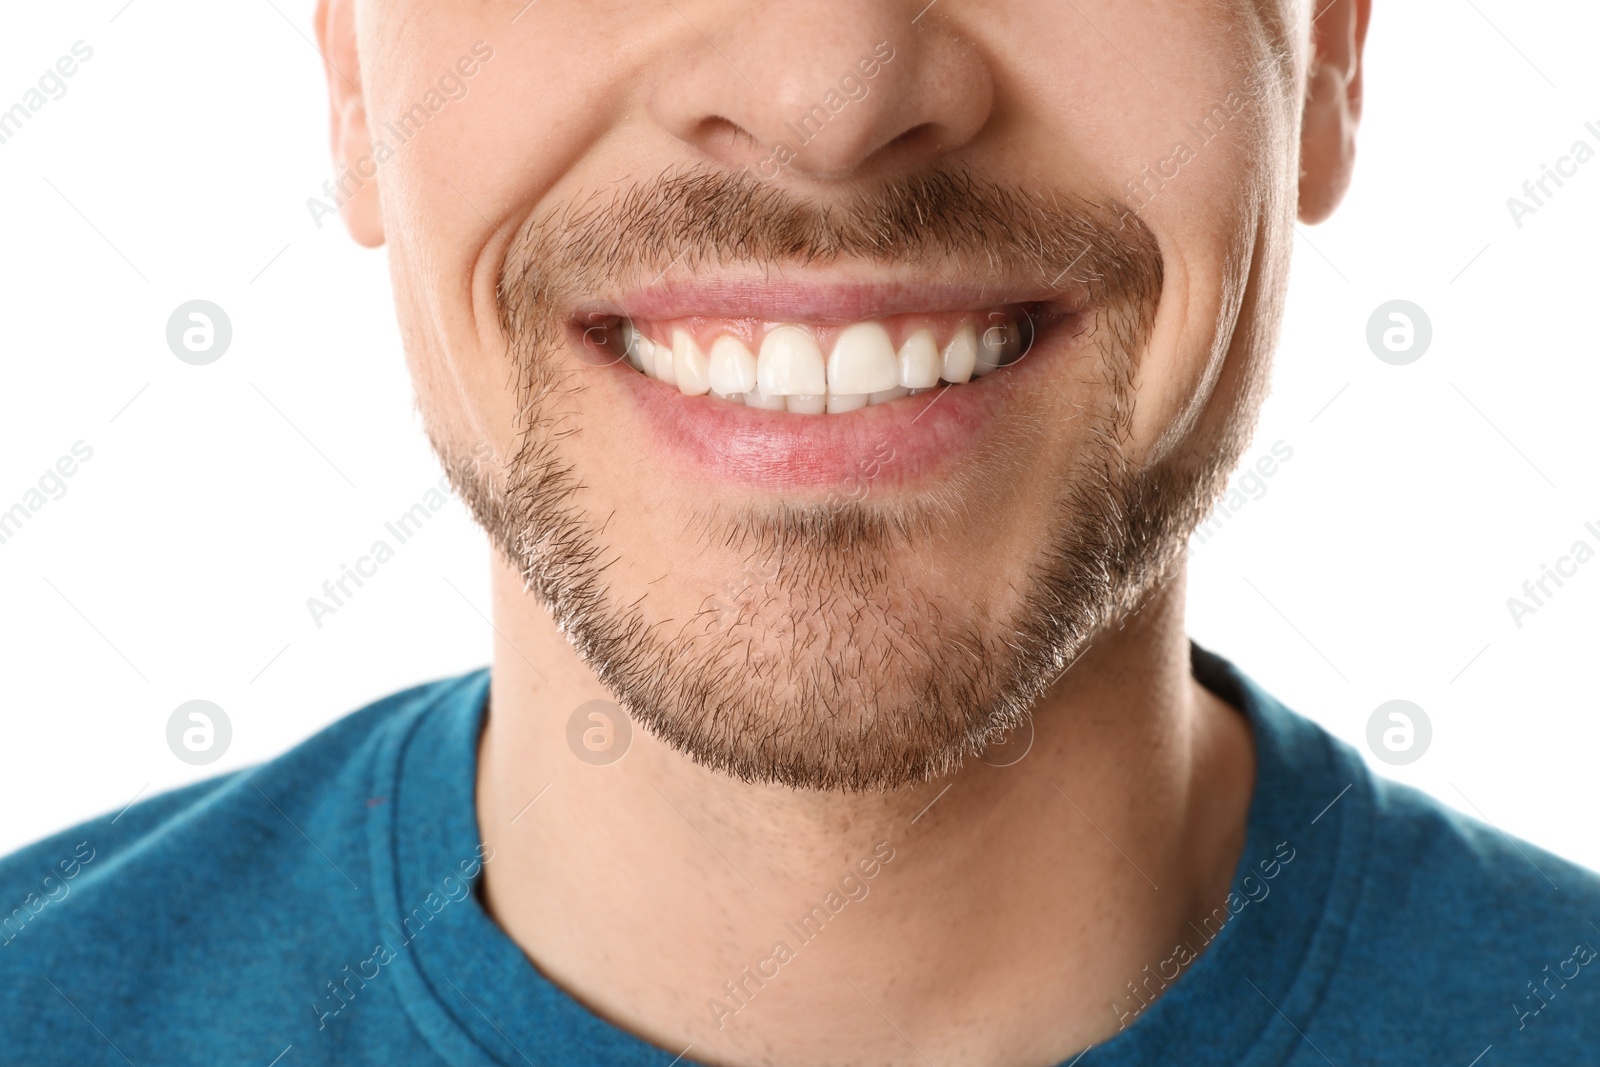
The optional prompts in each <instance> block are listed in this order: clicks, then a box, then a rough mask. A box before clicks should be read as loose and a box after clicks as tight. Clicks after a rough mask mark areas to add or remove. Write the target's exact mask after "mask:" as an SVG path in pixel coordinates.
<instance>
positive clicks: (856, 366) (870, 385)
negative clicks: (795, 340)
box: [828, 322, 900, 394]
mask: <svg viewBox="0 0 1600 1067" xmlns="http://www.w3.org/2000/svg"><path fill="white" fill-rule="evenodd" d="M899 384H900V369H899V367H898V366H897V365H896V362H895V353H894V342H893V341H891V340H889V331H888V330H886V329H884V328H883V324H882V323H877V322H858V323H856V324H854V325H853V326H846V327H845V328H844V329H843V330H841V331H840V332H839V339H838V340H837V341H835V342H834V345H833V354H832V355H830V356H829V357H828V389H829V391H830V392H835V393H844V394H851V393H863V394H864V393H876V392H878V391H879V390H880V389H893V388H894V387H895V386H896V385H899Z"/></svg>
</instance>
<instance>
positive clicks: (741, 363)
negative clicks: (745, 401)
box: [711, 334, 756, 394]
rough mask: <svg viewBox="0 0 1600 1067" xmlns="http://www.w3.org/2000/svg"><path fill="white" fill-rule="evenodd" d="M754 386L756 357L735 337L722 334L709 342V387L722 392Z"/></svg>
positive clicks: (746, 391) (740, 390)
mask: <svg viewBox="0 0 1600 1067" xmlns="http://www.w3.org/2000/svg"><path fill="white" fill-rule="evenodd" d="M755 387H756V357H755V356H754V355H752V354H751V352H750V350H749V349H748V348H746V347H745V346H744V342H742V341H740V340H739V339H738V338H737V337H732V336H729V335H728V334H723V335H722V336H721V337H719V338H717V339H716V340H715V341H713V342H712V343H711V388H712V390H713V391H715V392H718V393H723V394H731V393H748V392H749V391H750V390H752V389H754V388H755Z"/></svg>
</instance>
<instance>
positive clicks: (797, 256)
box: [496, 166, 1163, 359]
mask: <svg viewBox="0 0 1600 1067" xmlns="http://www.w3.org/2000/svg"><path fill="white" fill-rule="evenodd" d="M851 260H858V261H867V262H872V263H876V264H882V265H884V266H885V267H894V266H896V265H900V266H906V265H915V266H917V267H919V268H923V269H926V268H927V267H929V266H930V265H931V266H932V267H933V268H934V269H935V270H937V271H939V272H940V273H942V274H944V275H945V276H946V277H951V278H958V279H961V280H963V281H967V282H972V281H975V280H976V281H983V282H988V281H992V282H994V283H995V284H996V285H1001V286H1013V287H1032V288H1039V287H1045V288H1049V289H1052V290H1055V289H1059V288H1062V287H1067V286H1073V287H1079V288H1081V289H1082V290H1083V291H1085V292H1086V293H1087V294H1088V297H1089V301H1090V303H1091V305H1096V306H1098V307H1100V308H1103V309H1104V308H1112V309H1115V310H1116V312H1117V317H1118V318H1119V319H1122V320H1123V321H1122V322H1121V323H1120V325H1121V326H1122V327H1123V328H1124V329H1128V330H1129V331H1130V332H1131V333H1133V334H1137V333H1140V332H1143V329H1142V328H1148V325H1149V323H1150V322H1151V321H1153V319H1154V315H1155V306H1156V302H1157V300H1158V298H1159V295H1160V291H1161V283H1162V279H1163V266H1162V257H1161V252H1160V247H1159V244H1158V242H1157V241H1156V238H1155V235H1154V234H1153V233H1152V232H1151V230H1150V228H1149V226H1148V225H1146V224H1145V222H1144V220H1143V219H1142V218H1140V217H1139V215H1138V213H1137V212H1136V211H1134V210H1133V209H1132V208H1130V207H1129V206H1127V205H1126V204H1124V203H1122V202H1120V201H1117V200H1115V199H1105V200H1095V199H1091V198H1089V197H1086V196H1083V195H1079V194H1073V193H1067V192H1063V191H1059V190H1054V189H1031V188H1026V187H1022V186H1017V185H1005V184H1001V183H1000V182H998V181H996V180H995V179H992V178H988V177H984V176H980V175H976V174H974V173H973V172H972V171H971V170H970V169H966V168H959V169H930V170H927V171H923V172H919V173H917V174H913V175H907V176H903V177H899V178H896V179H893V180H890V181H887V182H883V183H879V184H877V185H875V186H874V187H872V188H870V189H859V190H858V191H856V192H855V193H854V194H853V195H852V196H851V197H849V198H848V199H843V200H837V199H829V200H821V199H817V198H812V197H807V196H804V195H801V194H798V193H795V192H793V191H791V190H790V189H788V188H787V187H784V186H779V185H775V184H773V183H772V182H770V181H762V180H760V179H758V178H756V177H755V176H753V175H751V174H749V173H748V172H745V171H738V172H729V171H723V170H717V169H713V168H709V167H703V166H695V167H689V168H680V169H676V170H672V171H668V172H666V173H663V174H661V175H658V176H656V177H654V178H651V179H646V180H644V181H641V182H637V183H634V184H632V185H627V186H617V187H613V188H611V189H608V190H604V191H597V192H594V193H591V194H589V195H587V196H583V197H581V198H577V199H574V200H571V201H567V202H565V203H562V204H558V205H555V206H553V207H552V208H549V209H547V210H545V211H542V212H537V213H535V214H533V215H530V216H529V218H528V219H527V221H526V222H524V223H523V225H522V227H521V229H520V230H519V232H518V233H517V235H516V237H515V238H514V239H513V240H512V242H511V244H510V246H509V247H508V250H507V252H506V255H505V258H504V260H503V262H502V264H501V268H500V275H499V279H498V283H497V286H496V302H497V305H498V308H497V310H498V313H499V317H500V324H501V327H502V329H503V330H504V331H505V333H506V335H507V337H508V338H509V339H510V340H511V341H512V342H513V345H514V346H515V347H517V348H520V349H521V350H522V352H521V354H522V355H523V356H524V357H526V358H529V359H531V358H534V357H535V356H536V355H537V353H538V351H539V350H541V349H545V348H546V347H547V346H548V345H550V344H552V343H554V342H555V341H556V340H558V339H559V338H558V336H556V335H558V334H559V332H560V331H561V330H562V328H563V326H564V316H565V315H566V314H568V313H569V312H570V311H571V309H573V308H574V307H575V306H577V305H578V304H580V303H581V302H583V301H584V300H586V299H589V298H592V297H593V296H594V295H595V294H600V293H610V292H617V291H620V290H623V289H626V288H629V287H636V286H639V285H645V286H648V285H650V284H653V281H659V280H660V279H661V278H662V277H664V276H665V275H666V274H667V273H668V272H669V271H686V272H689V273H696V272H703V271H707V270H713V269H716V268H717V267H719V266H727V265H730V264H741V265H743V264H755V265H759V266H763V267H772V268H777V267H780V266H791V265H793V266H827V265H831V264H835V263H839V262H843V261H851Z"/></svg>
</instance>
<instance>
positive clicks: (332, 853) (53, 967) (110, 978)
mask: <svg viewBox="0 0 1600 1067" xmlns="http://www.w3.org/2000/svg"><path fill="white" fill-rule="evenodd" d="M483 680H484V674H483V672H476V673H474V674H471V675H466V676H463V677H461V678H455V679H447V680H444V681H439V682H433V683H429V684H427V685H423V686H418V687H416V688H413V689H409V690H406V691H403V692H400V693H396V694H394V695H392V696H389V697H386V698H384V699H382V700H379V701H377V702H375V703H373V704H371V705H368V706H367V707H365V708H363V709H361V710H359V711H357V712H355V713H353V714H351V715H348V716H346V717H344V718H343V719H341V720H339V721H338V722H336V723H334V724H333V725H331V726H329V727H327V728H326V729H324V730H323V731H321V732H320V733H318V734H316V735H315V736H313V737H311V738H309V739H308V740H306V741H304V742H302V743H301V744H299V745H297V746H296V747H295V748H293V749H291V750H289V751H288V752H286V753H284V754H283V755H281V756H279V757H277V758H276V759H273V760H271V761H270V762H267V763H264V764H261V765H259V766H255V767H251V768H247V769H244V770H240V771H235V772H232V773H229V774H224V775H220V776H218V777H216V778H212V779H209V780H207V781H203V782H199V783H196V784H194V785H190V786H186V787H184V788H181V789H177V790H174V791H172V792H169V793H165V794H162V795H159V796H156V797H152V798H149V799H147V800H143V801H141V802H139V803H136V804H134V805H133V806H131V807H129V808H128V809H126V810H125V811H122V812H117V813H107V814H105V815H102V816H100V817H99V818H96V819H91V820H89V821H88V822H85V823H82V824H80V825H78V826H75V827H73V828H71V829H69V830H65V831H62V832H60V833H57V834H53V835H51V836H50V837H48V838H46V839H44V840H42V841H39V842H36V843H34V844H33V845H30V846H28V847H26V848H24V849H22V850H21V851H19V852H16V853H14V854H12V855H10V856H7V857H5V858H4V859H0V1047H4V1048H6V1049H7V1051H8V1052H14V1053H18V1054H20V1053H22V1052H24V1051H35V1054H36V1055H38V1056H40V1057H42V1058H41V1059H39V1061H38V1062H46V1060H49V1057H48V1056H47V1055H46V1052H47V1051H48V1052H49V1053H50V1054H51V1055H55V1056H62V1055H63V1053H64V1052H65V1051H66V1050H72V1051H73V1053H74V1055H71V1056H65V1058H63V1059H60V1060H49V1062H68V1061H72V1062H87V1061H88V1060H90V1059H98V1058H99V1057H101V1055H102V1054H103V1053H104V1052H106V1051H107V1050H106V1049H105V1045H104V1042H103V1040H102V1037H104V1038H105V1039H106V1040H111V1041H112V1043H113V1044H114V1045H115V1046H116V1047H117V1048H119V1049H120V1051H121V1052H122V1053H124V1054H125V1055H127V1056H131V1057H132V1058H133V1061H134V1062H147V1061H149V1062H154V1061H163V1060H171V1059H172V1057H173V1056H174V1055H176V1056H177V1059H178V1060H184V1058H185V1057H184V1055H183V1054H181V1053H178V1052H177V1051H175V1050H181V1049H188V1050H190V1051H191V1052H193V1053H194V1054H195V1055H201V1053H202V1050H203V1052H204V1053H205V1054H207V1055H209V1054H212V1053H215V1052H219V1051H221V1050H227V1051H229V1052H232V1051H234V1050H235V1049H236V1048H237V1051H239V1052H240V1053H248V1055H249V1056H250V1057H252V1058H253V1057H255V1056H258V1055H260V1054H261V1053H262V1052H265V1055H264V1056H261V1060H262V1062H267V1061H268V1060H270V1059H271V1058H272V1056H273V1055H275V1054H276V1053H277V1052H278V1051H279V1049H281V1047H282V1045H281V1043H280V1045H279V1047H278V1048H271V1049H268V1048H267V1047H266V1046H267V1045H270V1044H271V1043H272V1042H273V1041H274V1040H276V1035H275V1034H273V1033H270V1032H267V1031H268V1030H270V1029H271V1028H272V1027H271V1026H266V1028H265V1029H263V1026H264V1025H265V1024H267V1023H268V1020H267V1018H266V1017H265V1016H263V1014H262V1013H261V1012H259V1011H256V1012H250V1011H247V1010H240V1011H237V1012H233V1011H225V1010H223V1009H224V1008H225V1007H227V1001H229V1000H230V999H231V1000H233V1001H234V1006H235V1007H238V1008H244V1007H245V1006H246V1005H250V1004H254V1005H256V1006H257V1007H265V1006H266V1005H268V1004H270V1003H271V998H272V996H274V995H275V994H276V993H277V991H280V990H289V991H292V993H291V996H292V998H293V1003H294V1004H295V1005H296V1010H297V1011H299V1010H302V1009H301V1008H300V1007H299V1005H300V1004H301V1003H302V1002H304V1003H310V1002H311V1000H312V999H313V998H314V996H315V994H316V992H317V988H318V986H319V985H320V984H321V981H322V979H325V978H332V977H334V974H333V973H331V972H330V973H329V974H326V975H323V974H321V971H322V970H323V969H327V965H326V963H325V962H323V961H322V957H324V956H325V957H326V958H327V959H331V958H333V956H332V955H330V954H328V953H327V952H326V949H329V948H333V947H334V946H339V945H340V944H341V943H343V942H348V943H350V944H352V945H355V946H357V947H365V948H370V944H369V942H370V939H371V933H372V931H370V930H369V929H365V928H364V927H365V926H367V925H370V924H369V923H367V922H366V921H365V917H366V916H369V915H370V914H371V912H372V909H371V906H370V897H371V888H370V887H371V881H372V877H371V850H370V848H369V845H368V837H369V833H370V830H369V824H370V822H371V820H370V818H369V812H370V811H371V810H372V809H373V808H374V807H375V806H377V805H382V804H384V803H385V802H386V801H387V799H388V798H387V797H385V796H383V795H382V794H381V793H380V792H375V791H374V790H375V789H376V788H378V786H379V785H380V784H381V782H382V772H383V767H384V764H385V761H386V760H392V757H391V756H389V755H386V750H395V751H398V749H399V748H401V747H403V746H404V744H405V743H406V739H407V738H408V737H409V736H410V734H411V732H412V729H413V727H414V725H415V723H416V722H417V721H419V720H420V718H421V717H422V716H423V715H424V714H425V713H426V712H427V711H428V710H429V709H431V708H436V707H440V706H441V705H443V704H445V703H446V702H447V701H448V699H449V698H450V697H452V696H453V695H460V694H463V693H465V692H468V691H481V687H482V683H483ZM318 948H322V949H324V951H323V952H321V953H318V952H317V951H315V950H316V949H318ZM335 951H337V949H335ZM352 951H354V950H352ZM334 970H336V968H334ZM202 994H204V996H202ZM196 998H200V999H205V1000H208V1001H209V1002H210V1005H211V1006H210V1007H208V1008H207V1009H206V1010H204V1011H198V1010H195V1008H194V1005H195V1003H196V1002H197V999H196ZM91 1009H92V1010H91ZM273 1014H281V1013H277V1012H274V1013H273ZM224 1016H231V1018H224ZM308 1016H309V1012H308ZM85 1019H92V1021H93V1026H91V1025H89V1024H87V1023H85V1021H84V1020H85ZM213 1020H215V1021H213ZM297 1021H298V1020H297ZM277 1026H278V1028H280V1029H281V1028H283V1023H282V1022H281V1021H280V1022H279V1023H278V1024H277ZM96 1028H98V1029H99V1030H101V1031H104V1034H103V1035H102V1036H97V1032H96ZM255 1029H262V1030H263V1032H261V1033H258V1034H257V1033H252V1030H255ZM113 1033H115V1034H116V1035H117V1036H116V1037H115V1038H112V1037H111V1035H112V1034H113ZM251 1042H259V1044H258V1045H257V1044H252V1043H251ZM135 1049H138V1050H140V1051H142V1052H144V1053H145V1056H144V1058H143V1059H141V1057H140V1056H139V1055H137V1054H136V1053H135V1051H134V1050H135ZM24 1059H26V1057H24ZM28 1062H33V1061H31V1060H29V1061H28Z"/></svg>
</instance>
